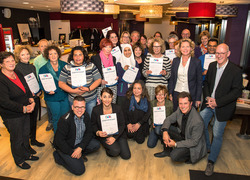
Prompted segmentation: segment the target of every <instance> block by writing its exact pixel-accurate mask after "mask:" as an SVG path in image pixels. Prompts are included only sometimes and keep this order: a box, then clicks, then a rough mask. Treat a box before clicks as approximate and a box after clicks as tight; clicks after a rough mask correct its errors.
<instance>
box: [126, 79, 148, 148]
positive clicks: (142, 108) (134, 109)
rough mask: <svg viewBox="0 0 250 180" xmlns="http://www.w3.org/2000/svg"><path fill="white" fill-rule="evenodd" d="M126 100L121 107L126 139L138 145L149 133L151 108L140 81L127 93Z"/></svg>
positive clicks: (142, 83)
mask: <svg viewBox="0 0 250 180" xmlns="http://www.w3.org/2000/svg"><path fill="white" fill-rule="evenodd" d="M126 96H127V99H126V101H125V103H124V106H123V113H124V117H125V124H126V125H127V128H126V130H127V137H128V138H133V139H134V140H135V141H136V142H137V143H138V144H142V143H143V142H144V141H145V137H146V136H147V135H148V133H149V123H148V120H149V117H150V114H151V106H150V102H149V97H148V92H147V89H146V87H145V85H144V82H143V81H142V80H136V81H135V82H134V83H133V84H132V85H131V86H130V87H129V90H128V91H127V94H126Z"/></svg>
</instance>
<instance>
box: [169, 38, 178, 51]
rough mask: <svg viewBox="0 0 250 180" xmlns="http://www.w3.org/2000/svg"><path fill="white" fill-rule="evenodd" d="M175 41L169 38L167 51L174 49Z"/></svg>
mask: <svg viewBox="0 0 250 180" xmlns="http://www.w3.org/2000/svg"><path fill="white" fill-rule="evenodd" d="M175 41H176V39H175V38H170V39H169V40H168V44H169V49H174V43H175Z"/></svg>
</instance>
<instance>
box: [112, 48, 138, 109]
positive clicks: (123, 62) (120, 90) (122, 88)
mask: <svg viewBox="0 0 250 180" xmlns="http://www.w3.org/2000/svg"><path fill="white" fill-rule="evenodd" d="M116 69H117V74H118V77H119V79H118V85H117V104H118V105H120V106H121V105H122V104H123V103H124V101H125V100H126V92H127V90H128V87H129V84H132V83H133V82H134V80H135V79H140V76H141V73H140V71H139V65H138V63H137V62H136V61H135V58H134V55H133V50H132V47H131V45H130V44H123V45H122V56H121V59H120V61H119V62H117V64H116Z"/></svg>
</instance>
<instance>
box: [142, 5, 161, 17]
mask: <svg viewBox="0 0 250 180" xmlns="http://www.w3.org/2000/svg"><path fill="white" fill-rule="evenodd" d="M162 12H163V7H162V6H153V5H148V6H140V17H144V18H162Z"/></svg>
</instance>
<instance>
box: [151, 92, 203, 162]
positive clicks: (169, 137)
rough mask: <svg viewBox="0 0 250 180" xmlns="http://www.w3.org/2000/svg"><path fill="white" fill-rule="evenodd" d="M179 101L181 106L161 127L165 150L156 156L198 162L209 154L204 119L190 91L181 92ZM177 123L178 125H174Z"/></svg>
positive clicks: (177, 160) (178, 160)
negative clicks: (194, 104) (196, 107)
mask: <svg viewBox="0 0 250 180" xmlns="http://www.w3.org/2000/svg"><path fill="white" fill-rule="evenodd" d="M178 102H179V108H178V109H177V110H176V111H175V112H174V113H172V114H171V115H170V116H168V117H167V118H166V119H165V121H164V123H163V125H162V128H161V130H162V132H163V142H164V151H163V152H160V153H156V154H155V156H156V157H165V156H170V158H171V159H172V160H173V161H176V162H186V163H196V162H198V161H199V160H200V159H202V158H203V157H204V156H205V155H206V154H207V150H206V141H205V134H204V124H203V120H202V118H201V116H200V114H199V113H198V112H197V111H196V109H195V108H194V107H193V106H192V99H191V96H190V94H189V93H187V92H181V93H180V94H179V96H178ZM175 123H176V124H177V127H176V126H173V124H175Z"/></svg>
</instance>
